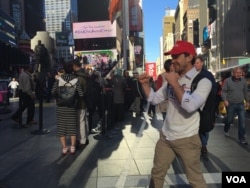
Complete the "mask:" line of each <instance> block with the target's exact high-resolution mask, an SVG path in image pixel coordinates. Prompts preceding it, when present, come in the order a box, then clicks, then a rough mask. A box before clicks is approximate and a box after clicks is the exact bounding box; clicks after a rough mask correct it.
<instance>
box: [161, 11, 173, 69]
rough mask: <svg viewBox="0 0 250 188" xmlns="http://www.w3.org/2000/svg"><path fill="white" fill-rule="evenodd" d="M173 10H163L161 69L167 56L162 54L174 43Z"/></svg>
mask: <svg viewBox="0 0 250 188" xmlns="http://www.w3.org/2000/svg"><path fill="white" fill-rule="evenodd" d="M174 15H175V10H170V9H166V10H165V16H164V17H163V25H162V27H163V28H162V29H163V31H162V35H163V36H162V39H163V40H162V42H163V45H162V48H160V50H161V52H160V54H161V57H162V58H161V59H162V61H161V65H160V68H161V69H163V64H164V62H165V60H166V59H167V58H168V57H166V56H164V55H163V53H164V52H166V51H169V50H170V49H171V48H172V47H173V45H174V34H173V33H174V32H175V30H174V27H175V18H174Z"/></svg>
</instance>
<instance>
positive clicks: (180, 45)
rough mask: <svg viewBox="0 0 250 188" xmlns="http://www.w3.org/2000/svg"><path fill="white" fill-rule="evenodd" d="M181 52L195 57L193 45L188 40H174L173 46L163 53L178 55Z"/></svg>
mask: <svg viewBox="0 0 250 188" xmlns="http://www.w3.org/2000/svg"><path fill="white" fill-rule="evenodd" d="M182 53H188V54H191V55H193V56H194V57H195V56H196V51H195V48H194V45H193V44H192V43H190V42H187V41H183V40H179V41H176V43H175V45H174V46H173V48H172V49H171V50H170V51H168V52H165V53H164V55H178V54H182Z"/></svg>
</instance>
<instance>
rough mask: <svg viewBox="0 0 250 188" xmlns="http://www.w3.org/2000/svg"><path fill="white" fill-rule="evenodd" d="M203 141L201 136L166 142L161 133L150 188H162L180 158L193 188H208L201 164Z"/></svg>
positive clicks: (156, 148)
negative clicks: (170, 170) (171, 167)
mask: <svg viewBox="0 0 250 188" xmlns="http://www.w3.org/2000/svg"><path fill="white" fill-rule="evenodd" d="M200 150H201V141H200V138H199V135H198V134H197V135H195V136H191V137H187V138H182V139H178V140H174V141H168V140H166V138H165V136H164V135H163V134H162V133H161V134H160V139H159V140H158V142H157V143H156V147H155V156H154V165H153V168H152V172H151V181H150V186H149V187H150V188H162V187H163V184H164V179H165V176H166V174H167V170H168V169H169V168H170V165H171V163H172V162H173V160H174V159H175V157H176V156H178V157H179V158H180V159H181V160H182V162H183V165H184V171H185V173H186V176H187V179H188V181H189V183H190V185H191V186H192V187H193V188H206V187H207V185H206V182H205V180H204V178H203V175H202V171H201V164H200Z"/></svg>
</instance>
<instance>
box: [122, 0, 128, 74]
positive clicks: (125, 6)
mask: <svg viewBox="0 0 250 188" xmlns="http://www.w3.org/2000/svg"><path fill="white" fill-rule="evenodd" d="M122 3H123V4H122V24H123V26H122V27H123V28H122V41H123V69H124V70H127V63H128V60H127V58H128V57H127V56H128V55H127V50H128V33H129V19H128V0H123V1H122Z"/></svg>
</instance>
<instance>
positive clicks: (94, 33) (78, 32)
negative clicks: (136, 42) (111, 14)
mask: <svg viewBox="0 0 250 188" xmlns="http://www.w3.org/2000/svg"><path fill="white" fill-rule="evenodd" d="M73 37H74V39H87V38H104V37H116V24H115V23H113V24H111V23H110V21H98V22H75V23H73Z"/></svg>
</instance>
